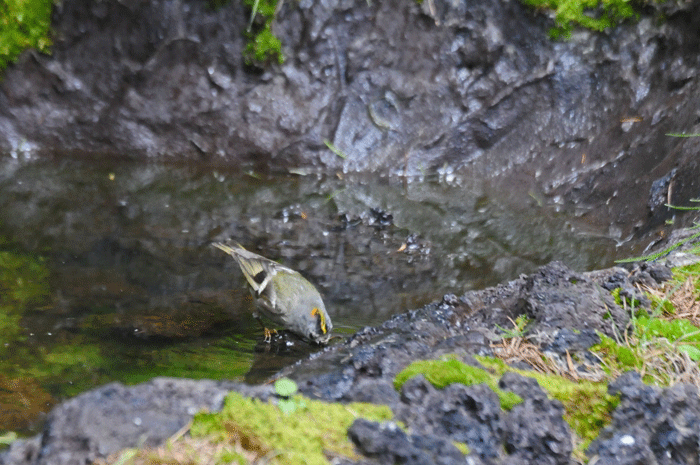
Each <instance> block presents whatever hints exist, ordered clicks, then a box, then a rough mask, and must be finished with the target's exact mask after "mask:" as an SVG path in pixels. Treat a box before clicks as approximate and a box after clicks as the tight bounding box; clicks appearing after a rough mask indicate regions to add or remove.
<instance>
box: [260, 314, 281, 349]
mask: <svg viewBox="0 0 700 465" xmlns="http://www.w3.org/2000/svg"><path fill="white" fill-rule="evenodd" d="M255 319H256V320H258V323H259V324H260V327H261V328H262V329H263V332H264V333H265V339H264V340H265V342H266V343H268V344H269V343H270V342H272V335H273V334H277V330H276V329H268V328H267V327H266V326H265V324H264V323H263V322H262V319H261V318H260V317H255Z"/></svg>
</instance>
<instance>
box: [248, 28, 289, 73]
mask: <svg viewBox="0 0 700 465" xmlns="http://www.w3.org/2000/svg"><path fill="white" fill-rule="evenodd" d="M271 26H272V20H268V21H267V22H266V24H265V27H264V28H263V29H262V30H261V31H260V32H258V33H257V34H252V35H251V36H250V40H249V41H248V44H247V45H246V49H245V59H246V62H247V63H248V64H251V63H252V62H253V61H256V62H259V63H266V62H268V61H271V60H277V62H278V63H280V64H282V63H284V55H282V42H280V40H279V39H278V38H277V37H276V36H275V35H274V34H273V33H272V29H271Z"/></svg>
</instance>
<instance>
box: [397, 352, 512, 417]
mask: <svg viewBox="0 0 700 465" xmlns="http://www.w3.org/2000/svg"><path fill="white" fill-rule="evenodd" d="M419 373H420V374H422V375H423V376H425V379H427V380H428V381H429V382H430V383H431V384H432V385H433V386H435V387H436V388H438V389H442V388H444V387H445V386H447V385H449V384H452V383H461V384H464V385H466V386H472V385H474V384H486V385H487V386H488V387H490V388H491V389H492V390H493V391H494V392H495V393H496V395H498V399H499V400H500V402H501V408H502V409H503V410H510V409H512V408H513V407H514V406H516V405H517V404H519V403H521V402H522V401H523V399H522V398H521V397H520V396H518V395H517V394H514V393H512V392H507V391H503V390H501V389H499V387H498V377H497V376H495V375H494V374H493V373H490V372H488V371H486V370H482V369H481V368H477V367H473V366H470V365H467V364H465V363H462V362H460V361H459V360H455V359H450V358H444V359H441V360H420V361H417V362H413V363H411V364H410V365H409V366H407V367H406V368H405V369H404V370H403V371H401V372H400V373H399V374H398V375H396V378H395V379H394V387H395V388H396V389H397V390H400V389H401V387H402V386H403V385H404V383H405V382H406V381H408V380H409V379H411V378H413V377H414V376H416V375H417V374H419Z"/></svg>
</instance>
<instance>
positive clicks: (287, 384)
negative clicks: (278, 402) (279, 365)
mask: <svg viewBox="0 0 700 465" xmlns="http://www.w3.org/2000/svg"><path fill="white" fill-rule="evenodd" d="M298 390H299V388H298V387H297V383H295V382H294V381H292V380H291V379H289V378H280V379H278V380H277V381H275V392H276V393H277V395H278V396H281V397H289V396H293V395H294V394H296V392H297V391H298Z"/></svg>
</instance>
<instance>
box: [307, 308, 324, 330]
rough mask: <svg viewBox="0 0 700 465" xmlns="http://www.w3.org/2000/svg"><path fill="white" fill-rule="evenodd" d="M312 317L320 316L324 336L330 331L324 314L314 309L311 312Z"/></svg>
mask: <svg viewBox="0 0 700 465" xmlns="http://www.w3.org/2000/svg"><path fill="white" fill-rule="evenodd" d="M311 316H318V317H319V318H320V319H321V331H323V334H326V333H327V332H328V330H327V329H326V317H325V316H324V315H323V312H322V311H321V310H319V309H317V308H314V309H313V310H311Z"/></svg>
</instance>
